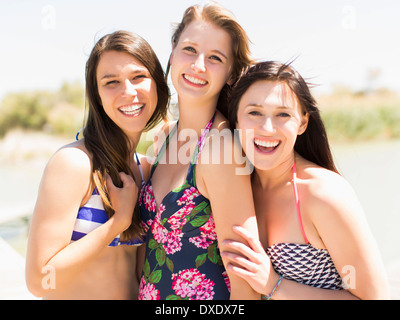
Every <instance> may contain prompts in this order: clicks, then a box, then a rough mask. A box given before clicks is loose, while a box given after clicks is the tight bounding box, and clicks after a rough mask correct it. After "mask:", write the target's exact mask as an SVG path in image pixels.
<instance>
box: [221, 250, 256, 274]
mask: <svg viewBox="0 0 400 320" xmlns="http://www.w3.org/2000/svg"><path fill="white" fill-rule="evenodd" d="M221 256H222V257H223V258H226V259H228V260H229V261H231V262H232V263H234V265H232V264H231V263H230V264H231V265H232V266H235V265H236V266H238V267H242V268H244V269H246V270H248V271H250V273H254V272H256V271H257V265H256V264H255V263H254V262H252V261H250V260H248V259H246V258H244V257H242V256H240V255H238V254H235V253H233V252H228V251H223V252H221ZM242 268H240V269H242Z"/></svg>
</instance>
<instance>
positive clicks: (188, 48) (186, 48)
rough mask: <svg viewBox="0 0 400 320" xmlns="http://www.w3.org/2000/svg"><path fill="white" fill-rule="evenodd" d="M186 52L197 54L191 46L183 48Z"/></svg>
mask: <svg viewBox="0 0 400 320" xmlns="http://www.w3.org/2000/svg"><path fill="white" fill-rule="evenodd" d="M183 50H184V51H189V52H191V53H196V49H195V48H193V47H190V46H187V47H184V48H183Z"/></svg>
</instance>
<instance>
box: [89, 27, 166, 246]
mask: <svg viewBox="0 0 400 320" xmlns="http://www.w3.org/2000/svg"><path fill="white" fill-rule="evenodd" d="M111 50H113V51H118V52H125V53H128V54H130V55H132V56H133V57H135V58H136V59H137V60H138V61H139V62H140V63H142V64H143V65H144V66H145V67H146V68H147V70H148V71H149V72H150V75H151V77H152V78H153V79H154V81H155V83H156V86H157V98H158V100H157V106H156V108H155V111H154V113H153V115H152V116H151V118H150V119H149V121H148V122H147V124H146V126H145V128H144V129H145V130H150V129H152V128H153V127H154V126H156V125H157V124H158V123H159V122H160V120H162V119H165V117H166V113H167V105H168V102H169V97H170V94H169V89H168V85H167V83H166V81H165V75H164V71H163V69H162V67H161V64H160V62H159V60H158V58H157V56H156V54H155V53H154V51H153V49H152V48H151V46H150V45H149V44H148V43H147V42H146V41H145V40H144V39H143V38H142V37H140V36H138V35H136V34H134V33H131V32H127V31H116V32H114V33H111V34H108V35H106V36H104V37H102V38H101V39H100V40H99V41H98V42H97V43H96V44H95V46H94V47H93V50H92V52H91V54H90V56H89V59H88V61H87V63H86V98H87V108H88V115H87V120H86V124H85V128H84V131H83V135H84V138H85V140H84V143H85V147H86V149H87V150H88V151H89V152H90V154H91V156H92V166H93V167H92V179H93V183H94V185H95V187H96V188H97V189H98V191H99V194H100V196H101V198H102V200H103V204H104V209H105V211H106V212H107V214H108V216H109V217H111V216H112V215H113V214H114V210H113V208H112V205H111V203H110V200H109V197H108V193H107V188H106V176H107V174H109V175H110V177H111V178H112V180H113V183H114V185H116V186H117V187H121V186H122V182H121V179H120V177H119V172H125V173H126V174H129V175H131V176H132V177H134V175H133V173H132V171H131V169H130V166H129V159H130V157H132V156H133V151H134V150H135V149H136V146H132V145H130V143H129V139H128V138H127V136H126V135H125V133H124V132H123V131H122V130H121V129H120V128H119V127H118V126H117V125H116V124H115V123H114V122H113V121H112V120H111V119H110V118H109V117H108V116H107V114H106V113H105V111H104V109H103V106H102V102H101V99H100V96H99V93H98V84H97V78H96V73H97V66H98V63H99V60H100V57H101V55H102V54H103V53H104V52H106V51H111ZM141 233H142V230H141V224H140V217H139V213H138V206H136V208H135V212H134V214H133V217H132V223H131V226H130V227H129V228H128V229H127V230H125V231H124V232H123V234H122V235H121V239H123V240H127V239H130V238H132V237H134V236H139V235H140V234H141Z"/></svg>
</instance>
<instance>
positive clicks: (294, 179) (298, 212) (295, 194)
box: [293, 162, 310, 243]
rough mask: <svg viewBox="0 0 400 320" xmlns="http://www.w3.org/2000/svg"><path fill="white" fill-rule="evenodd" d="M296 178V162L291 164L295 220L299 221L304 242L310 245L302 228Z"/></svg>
mask: <svg viewBox="0 0 400 320" xmlns="http://www.w3.org/2000/svg"><path fill="white" fill-rule="evenodd" d="M296 178H297V172H296V162H295V163H294V164H293V189H294V198H295V200H296V209H297V218H298V219H299V223H300V229H301V233H302V234H303V237H304V240H305V241H306V242H307V243H310V242H309V241H308V238H307V236H306V233H305V232H304V227H303V221H302V219H301V211H300V199H299V192H298V190H297V183H296Z"/></svg>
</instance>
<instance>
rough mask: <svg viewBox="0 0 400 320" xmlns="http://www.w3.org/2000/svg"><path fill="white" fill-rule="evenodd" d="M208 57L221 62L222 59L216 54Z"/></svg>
mask: <svg viewBox="0 0 400 320" xmlns="http://www.w3.org/2000/svg"><path fill="white" fill-rule="evenodd" d="M210 59H211V60H216V61H219V62H222V59H221V58H220V57H218V56H211V57H210Z"/></svg>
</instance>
